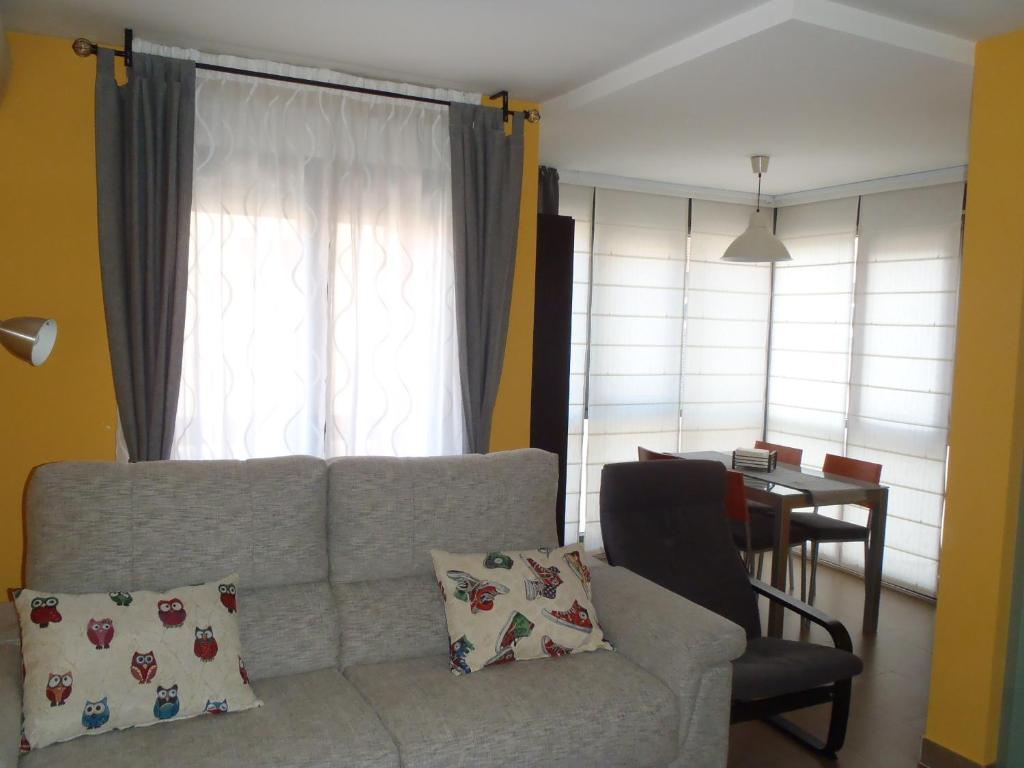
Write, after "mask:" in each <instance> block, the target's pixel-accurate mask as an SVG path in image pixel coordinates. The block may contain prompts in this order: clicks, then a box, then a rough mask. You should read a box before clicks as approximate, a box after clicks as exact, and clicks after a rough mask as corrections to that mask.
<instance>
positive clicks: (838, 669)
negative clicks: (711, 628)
mask: <svg viewBox="0 0 1024 768" xmlns="http://www.w3.org/2000/svg"><path fill="white" fill-rule="evenodd" d="M863 668H864V665H863V663H861V660H860V659H859V658H857V657H856V656H854V655H853V654H852V653H849V652H847V651H841V650H838V649H836V648H832V647H830V646H826V645H817V644H815V643H801V642H797V641H795V640H781V639H778V638H774V637H758V638H754V639H751V640H748V641H747V650H746V652H745V653H744V654H743V655H742V656H740V657H739V658H738V659H736V660H735V661H734V662H733V663H732V697H733V699H735V700H737V701H754V700H756V699H765V698H769V697H771V696H779V695H781V694H784V693H792V692H793V691H806V690H808V689H810V688H817V687H818V686H822V685H831V684H832V683H834V682H835V681H836V680H844V679H846V678H850V677H855V676H856V675H859V674H860V673H861V670H862V669H863Z"/></svg>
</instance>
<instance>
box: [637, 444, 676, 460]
mask: <svg viewBox="0 0 1024 768" xmlns="http://www.w3.org/2000/svg"><path fill="white" fill-rule="evenodd" d="M636 454H637V458H638V459H640V461H673V460H678V459H679V457H678V456H673V455H672V454H671V453H662V452H661V451H652V450H651V449H650V448H644V447H643V446H642V445H638V446H637V447H636Z"/></svg>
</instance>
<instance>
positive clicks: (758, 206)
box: [757, 171, 761, 213]
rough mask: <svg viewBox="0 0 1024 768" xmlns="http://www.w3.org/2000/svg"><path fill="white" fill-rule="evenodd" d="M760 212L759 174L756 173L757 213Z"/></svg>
mask: <svg viewBox="0 0 1024 768" xmlns="http://www.w3.org/2000/svg"><path fill="white" fill-rule="evenodd" d="M760 212H761V172H760V171H758V173H757V213H760Z"/></svg>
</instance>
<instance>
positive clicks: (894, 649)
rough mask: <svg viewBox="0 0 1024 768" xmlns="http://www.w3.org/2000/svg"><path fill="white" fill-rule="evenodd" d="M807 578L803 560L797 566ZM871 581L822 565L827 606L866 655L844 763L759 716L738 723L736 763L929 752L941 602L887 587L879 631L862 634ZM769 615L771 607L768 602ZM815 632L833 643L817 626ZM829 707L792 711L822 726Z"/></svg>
mask: <svg viewBox="0 0 1024 768" xmlns="http://www.w3.org/2000/svg"><path fill="white" fill-rule="evenodd" d="M797 578H799V565H798V566H797ZM863 600H864V584H863V582H862V581H861V580H860V579H857V578H855V577H853V576H850V575H848V574H846V573H842V572H840V571H835V570H832V569H829V568H821V569H819V572H818V596H817V598H816V600H815V603H816V604H817V606H818V607H819V608H821V609H822V610H824V611H825V612H827V613H830V614H832V615H833V616H835V617H837V618H838V619H840V620H841V621H842V622H843V623H844V624H845V625H846V628H847V629H848V630H849V631H850V636H851V637H852V638H853V649H854V652H855V653H857V654H858V655H859V656H860V657H861V658H862V659H863V660H864V672H863V674H862V675H861V676H860V677H858V678H856V679H855V680H854V684H853V700H852V702H851V713H850V725H849V730H848V732H847V737H846V746H844V747H843V749H842V751H841V752H840V753H839V760H838V762H829V761H827V760H823V759H821V758H818V757H816V756H814V755H813V754H812V753H810V752H809V751H807V750H805V749H803V748H802V747H800V746H799V745H797V744H796V742H794V741H793V740H792V739H790V738H788V737H786V736H784V735H782V734H780V733H779V732H778V731H776V730H774V729H773V728H771V727H769V726H767V725H764V724H763V723H759V722H752V723H742V724H740V725H734V726H733V727H732V732H731V738H730V741H729V768H755V767H756V768H782V767H783V766H784V767H785V768H802V767H803V766H815V767H817V766H837V767H838V768H914V767H915V766H917V760H918V756H919V754H920V751H921V736H922V735H923V734H924V726H925V715H926V712H927V707H928V680H929V676H930V671H931V649H932V625H933V621H934V616H935V606H934V604H932V603H930V602H927V601H925V600H920V599H917V598H914V597H909V596H907V595H904V594H902V593H900V592H897V591H895V590H889V589H883V590H882V605H881V613H880V618H879V624H878V634H877V636H876V637H873V638H871V637H865V636H864V635H863V634H861V611H862V607H863V604H864V603H863ZM761 613H762V620H763V619H764V617H765V616H766V614H767V611H766V609H765V607H764V601H763V600H762V604H761ZM799 628H800V622H799V621H798V620H797V619H796V617H795V616H793V615H792V614H790V615H787V617H786V630H785V636H786V637H789V638H794V639H795V638H796V637H798V635H799ZM810 639H811V640H813V641H815V642H820V643H828V636H827V635H826V634H825V633H824V632H819V631H818V630H817V628H815V630H814V631H812V632H811V636H810ZM828 715H829V707H828V705H822V706H818V707H811V708H808V709H805V710H802V711H800V712H795V713H792V714H791V715H790V717H791V718H792V719H793V720H794V721H795V722H798V723H800V724H801V725H802V726H804V727H806V728H810V729H813V731H814V732H815V733H818V734H821V735H824V733H825V732H826V730H827V724H828Z"/></svg>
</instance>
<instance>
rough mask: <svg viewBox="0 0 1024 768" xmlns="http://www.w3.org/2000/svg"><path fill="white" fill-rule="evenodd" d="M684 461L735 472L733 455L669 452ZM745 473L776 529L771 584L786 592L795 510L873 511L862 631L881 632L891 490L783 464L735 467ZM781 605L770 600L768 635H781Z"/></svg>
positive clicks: (750, 494) (748, 490)
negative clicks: (847, 508) (767, 467)
mask: <svg viewBox="0 0 1024 768" xmlns="http://www.w3.org/2000/svg"><path fill="white" fill-rule="evenodd" d="M669 455H672V456H675V457H677V458H680V459H703V460H709V461H718V462H721V463H722V464H724V465H725V466H726V468H728V469H732V454H731V453H727V452H720V451H687V452H683V453H672V454H669ZM735 471H737V472H740V473H741V474H742V475H743V480H744V484H745V486H746V495H747V499H749V500H751V501H755V502H759V503H761V504H764V505H767V506H769V507H771V509H772V510H773V511H774V520H775V531H774V549H773V551H772V570H771V585H772V586H773V587H775V588H776V589H781V590H785V589H786V565H787V563H788V561H789V526H790V515H791V513H792V511H793V510H794V509H806V508H808V507H827V506H833V505H838V504H859V505H862V506H865V507H869V508H870V509H871V514H870V515H869V523H868V529H869V532H868V542H867V557H866V562H865V564H864V619H863V628H862V629H863V632H864V634H866V635H874V634H876V633H877V632H878V606H879V600H880V599H881V594H882V556H883V554H884V550H885V521H886V512H887V507H888V503H889V488H888V487H887V486H884V485H879V484H877V483H870V482H865V481H862V480H856V479H854V478H850V477H844V476H843V475H834V474H829V473H825V472H821V471H819V470H815V469H809V468H802V467H798V466H795V465H792V464H783V463H782V462H779V463H778V464H777V465H776V467H775V469H773V470H772V471H770V472H768V471H762V470H757V469H747V468H740V467H738V468H736V470H735ZM782 623H783V607H782V606H781V605H780V604H778V603H776V602H770V605H769V609H768V635H769V636H770V637H781V636H782Z"/></svg>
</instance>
